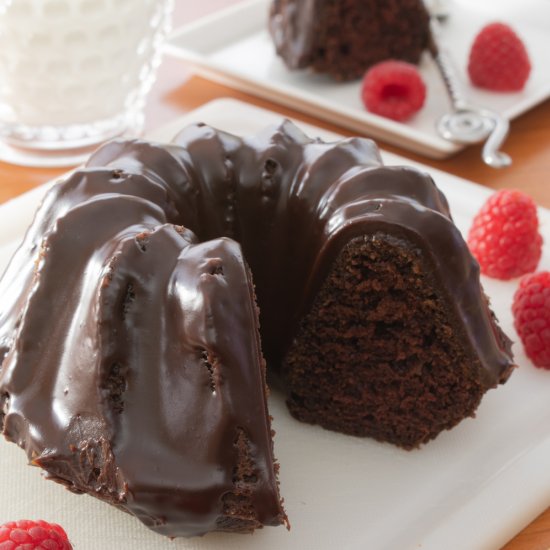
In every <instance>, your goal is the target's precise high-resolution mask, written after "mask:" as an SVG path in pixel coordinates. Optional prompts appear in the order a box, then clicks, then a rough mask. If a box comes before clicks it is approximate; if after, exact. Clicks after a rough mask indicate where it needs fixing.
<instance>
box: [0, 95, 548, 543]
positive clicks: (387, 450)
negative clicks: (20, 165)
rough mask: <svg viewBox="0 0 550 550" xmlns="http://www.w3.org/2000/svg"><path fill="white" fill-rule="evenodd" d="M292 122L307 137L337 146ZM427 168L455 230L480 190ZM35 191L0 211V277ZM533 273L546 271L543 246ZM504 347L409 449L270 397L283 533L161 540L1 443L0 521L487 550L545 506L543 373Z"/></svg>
mask: <svg viewBox="0 0 550 550" xmlns="http://www.w3.org/2000/svg"><path fill="white" fill-rule="evenodd" d="M280 120H281V118H280V116H279V115H277V114H275V113H273V112H270V111H265V110H262V109H259V108H256V107H252V106H249V105H247V104H244V103H240V102H237V101H234V100H217V101H215V102H212V103H210V104H208V105H206V106H204V107H202V108H200V109H198V110H197V111H195V112H192V113H189V114H188V115H187V116H185V117H183V118H182V119H179V120H177V121H175V122H174V123H173V124H171V125H170V126H168V127H165V128H163V129H161V130H159V131H158V132H155V133H154V135H152V136H150V137H152V138H153V139H157V140H159V141H167V140H169V139H171V138H172V136H174V134H176V132H177V131H178V130H179V129H181V128H182V127H183V126H184V125H185V124H187V123H190V122H199V121H200V122H205V123H208V124H211V125H213V126H216V127H218V128H221V129H224V130H227V131H231V132H234V133H238V134H249V133H254V132H256V131H258V130H260V129H262V128H263V127H265V126H267V125H271V124H277V123H278V122H280ZM299 125H300V126H301V127H302V128H303V129H304V130H305V131H306V132H307V133H308V134H309V135H311V136H318V137H321V138H323V139H328V140H334V139H338V136H337V135H335V134H332V133H329V132H327V131H325V130H322V129H320V128H316V127H313V126H308V125H306V124H302V123H299ZM383 157H384V159H385V162H386V163H387V164H403V163H406V161H405V159H403V158H402V157H398V156H396V155H392V154H389V153H383ZM417 166H418V167H419V168H420V169H426V170H428V169H427V167H425V166H423V165H420V164H418V165H417ZM429 171H430V172H431V174H432V175H433V177H434V179H435V181H436V182H437V184H438V185H439V186H440V187H441V189H442V190H443V191H444V192H445V194H446V195H447V197H448V199H449V202H450V205H451V208H452V212H453V215H454V218H455V220H456V222H457V224H458V226H459V227H460V229H461V230H462V231H463V232H464V231H466V230H467V228H468V226H469V224H470V222H471V219H472V216H473V215H474V213H475V212H476V211H477V209H478V208H479V207H480V205H481V204H482V202H483V201H484V200H485V199H486V198H487V196H488V195H489V193H490V191H489V190H488V189H485V188H483V187H480V186H478V185H476V184H474V183H471V182H468V181H465V180H462V179H459V178H457V177H454V176H451V175H449V174H447V173H445V172H441V171H438V170H432V169H430V170H429ZM47 188H48V185H45V186H42V187H40V188H38V189H36V190H34V191H32V192H30V193H26V194H25V195H22V196H21V197H19V198H16V199H14V200H12V201H10V202H8V203H6V204H4V205H2V206H0V272H1V271H3V269H4V267H5V265H6V264H7V262H8V260H9V256H10V254H11V252H12V251H13V250H14V248H15V247H16V246H17V243H18V242H19V241H20V240H21V238H22V236H23V233H24V230H25V228H26V226H27V225H28V223H29V222H30V221H31V219H32V216H33V213H34V210H35V208H36V206H37V205H38V204H39V202H40V200H41V197H42V196H43V195H44V192H45V190H46V189H47ZM540 219H541V226H542V231H543V232H544V233H545V234H546V235H547V236H548V229H549V227H550V212H549V211H547V210H544V209H540ZM546 240H547V241H548V240H550V239H548V237H547V239H546ZM540 267H541V269H542V268H544V269H548V268H550V255H549V249H548V245H546V247H545V250H544V256H543V259H542V263H541V266H540ZM483 282H484V285H485V289H486V291H487V293H488V294H489V296H490V297H491V300H492V304H493V307H494V309H495V311H496V314H497V316H498V318H499V319H500V321H501V325H502V326H503V328H504V330H505V331H506V332H507V333H508V334H509V335H510V336H512V337H513V338H514V339H517V337H516V335H515V333H514V330H513V327H512V318H511V313H510V304H511V300H512V295H513V292H514V290H515V288H516V285H517V281H512V282H499V281H493V280H490V279H484V281H483ZM52 299H53V298H52ZM514 351H515V354H516V358H517V362H518V364H519V365H521V367H520V368H519V369H517V371H516V372H515V373H514V374H513V376H512V378H511V379H510V380H509V382H508V383H507V384H506V385H504V386H502V387H500V388H498V390H493V391H490V392H489V393H488V394H487V395H486V396H485V398H484V399H483V402H482V404H481V406H480V408H479V410H478V413H477V418H476V419H467V420H465V421H463V422H462V423H461V424H460V425H459V426H457V427H456V428H455V429H453V430H451V431H448V432H445V433H443V434H441V435H440V436H439V437H438V438H437V439H436V440H435V441H433V442H431V443H429V444H428V445H426V446H424V447H423V448H422V449H420V450H416V451H409V452H407V451H403V450H400V449H397V448H395V447H393V446H391V445H388V444H382V443H378V442H375V441H371V440H367V439H359V438H355V437H350V436H344V435H340V434H336V433H332V432H328V431H325V430H323V429H321V428H318V427H314V426H309V425H305V424H301V423H299V422H297V421H295V420H294V419H292V418H291V417H290V415H289V414H288V412H287V410H286V408H285V405H284V403H283V399H282V397H281V396H280V395H278V394H277V393H275V392H274V393H273V395H272V396H271V398H270V403H269V405H270V412H271V414H272V415H273V417H274V421H273V427H274V429H275V430H276V432H277V435H276V437H275V453H276V456H277V458H278V460H279V461H280V464H281V474H280V481H281V492H282V495H283V496H284V499H285V506H286V509H287V511H288V515H289V518H290V522H291V524H292V529H291V530H290V532H287V531H286V530H285V529H284V528H282V527H280V528H266V529H263V530H261V531H258V532H257V533H255V534H254V535H251V536H239V535H228V534H210V535H207V536H205V537H203V538H194V539H189V540H186V539H178V540H174V541H170V540H168V539H164V538H162V537H161V536H159V535H156V534H154V533H152V532H150V531H148V530H147V529H146V528H145V527H143V526H142V525H141V524H140V523H139V522H138V521H137V520H135V519H133V518H132V517H130V516H129V515H127V514H124V513H122V512H120V511H118V510H116V509H114V508H112V507H111V506H108V505H107V504H104V503H101V502H99V501H97V500H95V499H93V498H91V497H89V496H77V495H73V494H71V493H69V492H68V491H66V490H65V489H64V488H62V487H61V486H59V485H56V484H54V483H52V482H50V481H45V480H43V479H41V474H40V470H39V469H38V468H33V467H30V466H27V464H26V460H25V455H24V453H23V451H21V450H20V449H19V448H18V447H17V446H16V445H14V444H11V443H7V442H5V441H3V440H2V441H0V523H3V522H5V521H8V520H12V519H20V518H27V517H30V518H43V519H47V520H50V521H56V522H58V523H60V524H61V525H63V526H64V527H65V528H66V530H67V531H68V533H69V534H70V537H71V539H72V541H73V542H74V545H75V549H78V550H97V549H98V548H101V549H102V550H130V549H133V550H136V549H138V550H145V549H150V548H155V549H156V550H163V549H164V550H183V549H186V550H222V549H223V550H237V549H239V550H252V549H262V550H287V549H299V550H309V549H311V550H334V549H335V548H343V549H346V550H366V549H368V550H418V549H422V550H492V549H494V550H497V549H499V548H500V547H501V546H502V545H503V544H504V543H505V542H506V541H508V540H509V539H510V538H511V537H513V536H514V534H516V533H517V532H518V531H520V530H521V529H522V528H523V527H524V526H525V525H527V523H528V522H529V521H531V520H532V519H533V518H535V517H536V516H537V515H538V514H539V513H541V512H542V511H543V510H544V509H545V508H546V507H547V506H548V505H549V504H550V468H548V463H549V461H550V432H549V430H548V426H549V425H550V372H547V371H541V370H538V369H536V368H534V367H533V366H532V365H531V364H530V363H529V361H528V360H527V359H526V358H525V356H524V353H523V351H522V347H521V345H518V344H516V345H515V346H514ZM137 437H139V435H137Z"/></svg>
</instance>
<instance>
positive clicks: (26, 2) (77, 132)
mask: <svg viewBox="0 0 550 550" xmlns="http://www.w3.org/2000/svg"><path fill="white" fill-rule="evenodd" d="M173 4H174V0H0V160H7V161H10V162H15V163H18V164H26V165H41V166H47V165H63V164H66V165H69V164H73V163H77V162H79V161H80V160H81V159H82V157H83V154H85V153H86V152H89V150H90V148H93V147H95V146H97V145H98V144H99V143H101V142H103V141H105V140H107V139H110V138H112V137H115V136H121V135H136V134H139V131H140V129H141V127H142V124H143V107H144V103H145V97H146V94H147V92H148V91H149V89H150V88H151V86H152V84H153V81H154V78H155V72H156V68H157V66H158V65H159V63H160V49H161V46H162V43H163V41H164V39H165V37H166V35H167V33H168V31H169V26H170V18H171V12H172V9H173Z"/></svg>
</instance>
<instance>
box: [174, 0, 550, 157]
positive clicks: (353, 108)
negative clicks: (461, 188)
mask: <svg viewBox="0 0 550 550" xmlns="http://www.w3.org/2000/svg"><path fill="white" fill-rule="evenodd" d="M269 3H270V0H248V1H245V2H241V3H238V4H236V5H235V6H234V7H232V8H229V9H227V10H224V11H221V12H218V13H215V14H214V15H212V16H210V17H207V18H204V19H201V20H199V21H197V22H195V23H192V24H190V25H188V26H185V27H183V28H181V29H179V30H177V31H175V32H174V33H173V35H172V37H171V40H170V41H169V44H168V46H167V51H168V52H169V53H172V54H173V55H175V56H177V57H180V58H181V59H184V60H185V61H187V62H189V63H191V64H192V65H193V66H194V67H195V69H196V70H197V71H198V72H199V73H200V74H203V75H206V76H208V77H210V78H213V79H215V80H218V81H222V82H224V83H228V84H230V85H232V86H234V87H236V88H239V89H241V90H244V91H247V92H251V93H254V94H256V95H259V96H262V97H265V98H267V99H270V100H271V101H275V102H277V103H281V104H284V105H287V106H288V107H291V108H294V109H297V110H300V111H303V112H305V113H308V114H311V115H313V116H316V117H320V118H324V119H325V120H327V121H329V122H332V123H334V124H338V125H339V126H344V127H347V128H350V129H351V130H353V131H355V132H359V133H361V134H363V135H367V136H369V137H373V138H376V139H382V140H384V141H386V142H387V143H391V144H394V145H397V146H400V147H403V148H405V149H409V150H411V151H414V152H416V153H419V154H421V155H425V156H428V157H432V158H444V157H447V156H449V155H451V154H453V153H456V152H457V151H459V150H460V149H462V147H463V146H461V145H457V144H453V143H450V142H449V141H446V140H444V139H442V138H441V137H439V136H438V134H437V133H436V130H435V123H436V121H437V120H438V119H439V118H440V117H441V116H442V115H443V114H445V113H447V112H449V110H450V103H449V100H448V98H447V93H446V91H445V88H444V86H443V82H442V81H441V78H440V76H439V73H438V72H437V69H436V66H435V64H434V62H433V60H432V59H431V58H430V57H429V56H428V55H427V54H425V56H424V57H423V59H422V61H421V64H420V71H421V73H422V76H423V78H424V80H425V82H426V85H427V89H428V97H427V101H426V104H425V106H424V108H423V109H422V110H421V111H420V112H419V113H418V114H417V115H416V116H415V117H414V118H413V119H412V120H411V121H410V122H407V123H400V122H394V121H392V120H389V119H386V118H383V117H380V116H377V115H374V114H372V113H369V112H367V111H366V110H365V108H364V107H363V104H362V103H361V99H360V82H359V81H356V82H351V83H345V84H344V83H337V82H334V81H333V80H331V79H330V78H328V77H326V76H324V75H314V74H311V73H310V72H308V71H297V72H292V71H289V70H288V69H287V68H286V67H285V65H284V63H283V62H282V61H281V59H280V58H278V57H277V56H276V55H275V50H274V47H273V44H272V42H271V38H270V36H269V33H268V31H267V15H268V9H269ZM449 10H450V17H449V19H448V21H447V22H446V23H445V24H444V25H443V33H442V38H443V41H444V43H445V44H446V45H447V46H448V48H449V50H450V52H451V53H452V56H453V58H454V60H456V63H455V64H456V65H457V72H458V75H459V76H460V78H461V81H462V83H463V87H464V92H465V94H466V97H468V98H470V99H471V102H472V103H473V104H477V105H479V106H484V107H488V108H491V109H493V110H496V111H498V112H501V113H502V114H503V115H505V116H507V117H509V118H510V119H513V118H515V117H517V116H518V115H520V114H521V113H523V112H525V111H527V110H528V109H530V108H531V107H533V106H534V105H536V104H537V103H540V102H541V101H543V100H544V99H545V98H547V97H549V96H550V71H549V70H548V61H547V55H548V50H549V49H550V2H549V1H548V0H522V1H521V2H520V1H518V0H485V1H482V2H480V1H478V0H449ZM495 19H498V20H500V21H504V22H507V23H509V24H510V25H512V26H513V28H514V29H516V31H517V32H518V34H519V35H520V36H521V37H522V39H523V40H524V42H525V43H526V46H527V49H528V51H529V54H530V56H531V61H532V65H533V71H532V73H531V77H530V79H529V81H528V83H527V85H526V87H525V89H524V90H522V91H521V92H518V93H504V94H502V93H501V94H498V93H491V92H486V91H482V90H480V89H479V88H475V87H473V86H471V85H470V84H469V80H468V77H467V74H466V63H467V56H468V52H469V48H470V45H471V43H472V42H473V39H474V36H475V35H476V33H477V32H478V31H479V30H480V29H481V27H482V26H483V25H484V24H486V23H487V22H490V21H493V20H495Z"/></svg>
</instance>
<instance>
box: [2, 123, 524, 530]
mask: <svg viewBox="0 0 550 550" xmlns="http://www.w3.org/2000/svg"><path fill="white" fill-rule="evenodd" d="M237 243H239V244H237ZM241 250H242V253H241ZM243 257H244V258H245V259H246V262H247V264H248V265H249V266H250V269H251V272H252V275H253V278H254V284H255V292H256V294H255V295H256V296H257V301H258V305H259V308H260V326H261V341H262V348H263V351H264V353H265V356H266V358H267V361H268V364H269V366H270V368H271V369H272V370H273V372H274V373H276V374H277V375H278V376H279V377H280V379H281V380H282V381H283V384H284V385H285V387H286V390H287V392H288V393H287V395H288V403H289V407H290V410H291V412H292V414H293V415H295V416H296V417H297V418H299V419H301V420H304V421H307V422H314V423H318V424H321V425H322V426H325V427H327V428H330V429H333V430H338V431H342V432H345V433H350V434H355V435H361V436H371V437H375V438H376V439H379V440H381V441H389V442H392V443H395V444H397V445H400V446H402V447H405V448H411V447H415V446H418V445H420V444H421V443H424V442H426V441H428V440H429V439H431V438H433V437H435V436H436V435H437V434H438V433H439V432H441V431H442V430H444V429H447V428H451V427H452V426H454V425H455V424H457V423H458V422H459V421H460V420H462V419H463V418H465V417H467V416H471V415H473V414H474V411H475V410H476V407H477V406H478V404H479V402H480V399H481V397H482V396H483V394H484V393H485V392H486V391H487V390H488V389H489V388H493V387H495V386H496V385H497V384H498V383H501V382H504V381H505V380H506V379H507V378H508V376H509V374H510V372H511V370H512V366H513V365H512V359H511V353H510V342H509V340H508V339H507V338H506V336H505V335H504V334H503V333H502V332H501V330H500V329H499V327H498V325H497V323H496V321H495V319H494V316H493V315H492V313H491V311H490V309H489V306H488V303H487V300H486V298H485V296H484V294H483V291H482V289H481V287H480V283H479V270H478V266H477V263H476V262H475V261H474V260H473V258H472V256H471V255H470V253H469V251H468V248H467V246H466V244H465V243H464V241H463V239H462V237H461V235H460V233H459V231H458V230H457V228H456V227H455V225H454V224H453V222H452V220H451V216H450V213H449V209H448V205H447V202H446V200H445V198H444V196H443V195H442V193H441V192H440V191H439V190H438V189H437V188H436V186H435V185H434V183H433V181H432V180H431V178H430V177H429V176H427V175H426V174H424V173H421V172H419V171H417V170H415V169H412V168H404V167H384V166H383V165H382V162H381V160H380V157H379V154H378V151H377V149H376V146H375V145H374V144H373V143H372V142H371V141H370V140H367V139H360V138H353V139H346V140H343V141H340V142H337V143H324V142H321V141H319V140H312V139H310V138H308V137H306V136H305V135H304V134H303V133H302V132H301V131H300V130H299V129H298V128H296V127H295V126H294V125H293V124H291V123H290V122H288V121H287V122H283V123H282V124H281V125H280V126H279V127H277V128H274V129H273V128H272V129H268V130H266V131H264V132H263V133H261V134H260V135H257V136H254V137H251V138H244V139H243V138H240V137H236V136H233V135H230V134H227V133H224V132H220V131H217V130H215V129H213V128H210V127H208V126H205V125H202V124H197V125H193V126H190V127H188V128H186V129H185V130H183V132H181V133H180V134H179V135H178V136H177V137H176V139H175V140H174V143H173V144H171V145H160V144H153V143H147V142H143V141H115V142H112V143H109V144H107V145H105V146H103V147H102V148H101V149H99V150H98V151H97V152H96V153H95V154H94V155H93V156H92V157H91V159H90V161H89V162H88V165H87V167H86V168H85V169H83V170H79V171H77V172H76V173H75V174H74V175H72V176H71V177H70V178H69V179H67V180H66V181H65V182H64V183H61V184H60V185H58V186H56V187H55V188H54V189H53V190H52V191H50V193H49V194H48V195H47V197H46V199H45V201H44V203H43V204H42V206H41V207H40V209H39V211H38V213H37V215H36V218H35V220H34V222H33V225H32V226H31V228H30V229H29V231H28V233H27V235H26V237H25V241H24V243H23V244H22V246H21V248H20V249H19V250H18V252H17V253H16V255H15V257H14V258H13V260H12V262H11V263H10V265H9V267H8V269H7V271H6V273H5V274H4V276H3V279H2V280H1V281H0V300H1V303H2V308H1V310H0V364H1V370H0V425H1V427H2V430H3V433H4V435H5V436H6V437H7V438H8V439H9V440H11V441H14V442H16V443H18V444H19V445H20V446H22V447H23V448H24V449H25V450H26V451H27V454H28V456H29V458H30V460H31V462H32V463H33V464H36V465H39V466H41V467H42V468H44V469H45V470H46V471H47V474H48V476H49V477H50V478H52V479H54V480H57V481H59V482H61V483H63V484H65V485H66V486H67V487H68V488H70V489H71V490H73V491H76V492H87V493H91V494H93V495H95V496H97V497H99V498H101V499H103V500H106V501H108V502H110V503H112V504H115V505H116V506H118V507H119V508H122V509H124V510H127V511H129V512H131V513H133V514H135V515H136V516H137V517H138V518H140V519H141V520H142V521H143V522H144V523H145V524H147V525H148V526H149V527H151V528H153V529H155V530H156V531H159V532H161V533H164V534H168V535H171V536H176V535H193V534H200V533H204V532H206V531H209V530H234V531H249V530H252V529H254V528H255V527H258V526H260V525H276V524H280V523H284V522H285V521H286V517H285V514H284V511H283V509H282V506H281V502H280V498H279V494H278V487H277V480H276V470H277V468H276V465H275V464H274V459H273V453H272V442H271V432H270V424H269V417H268V414H267V409H266V399H265V381H264V367H263V365H264V363H263V359H262V355H261V351H260V339H259V335H258V324H257V318H256V314H257V312H256V309H255V302H254V300H255V295H254V290H253V286H252V282H251V277H250V274H249V272H248V269H247V267H246V264H245V262H244V260H243Z"/></svg>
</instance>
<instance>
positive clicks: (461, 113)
mask: <svg viewBox="0 0 550 550" xmlns="http://www.w3.org/2000/svg"><path fill="white" fill-rule="evenodd" d="M440 18H441V14H439V15H438V14H436V13H435V12H432V17H431V35H432V36H431V43H430V53H431V55H432V57H433V58H434V61H435V63H436V65H437V68H438V69H439V72H440V74H441V77H442V79H443V82H444V83H445V87H446V88H447V92H448V94H449V97H450V99H451V103H452V107H453V112H452V113H448V114H445V115H443V116H442V117H441V118H440V119H439V121H438V122H437V125H436V127H437V131H438V133H439V134H440V135H441V136H442V137H443V138H444V139H447V140H449V141H453V142H455V143H467V144H471V143H480V142H482V141H485V145H484V146H483V149H482V153H481V156H482V158H483V162H485V163H486V164H488V165H489V166H492V167H493V168H504V167H506V166H510V165H511V164H512V159H511V158H510V157H509V156H508V155H507V154H506V153H503V152H502V151H500V148H501V146H502V144H503V143H504V140H505V139H506V136H507V135H508V132H509V129H510V122H509V121H508V119H507V118H505V117H503V116H502V115H500V114H499V113H497V112H495V111H491V110H490V109H484V108H481V107H477V106H475V105H472V104H471V103H469V102H468V101H467V100H466V98H465V97H464V95H463V93H462V90H461V88H460V84H459V81H458V77H457V76H456V73H455V71H454V69H453V63H452V60H451V57H450V56H449V54H448V53H447V51H446V49H445V48H444V46H442V43H441V40H440V23H439V19H440Z"/></svg>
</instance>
